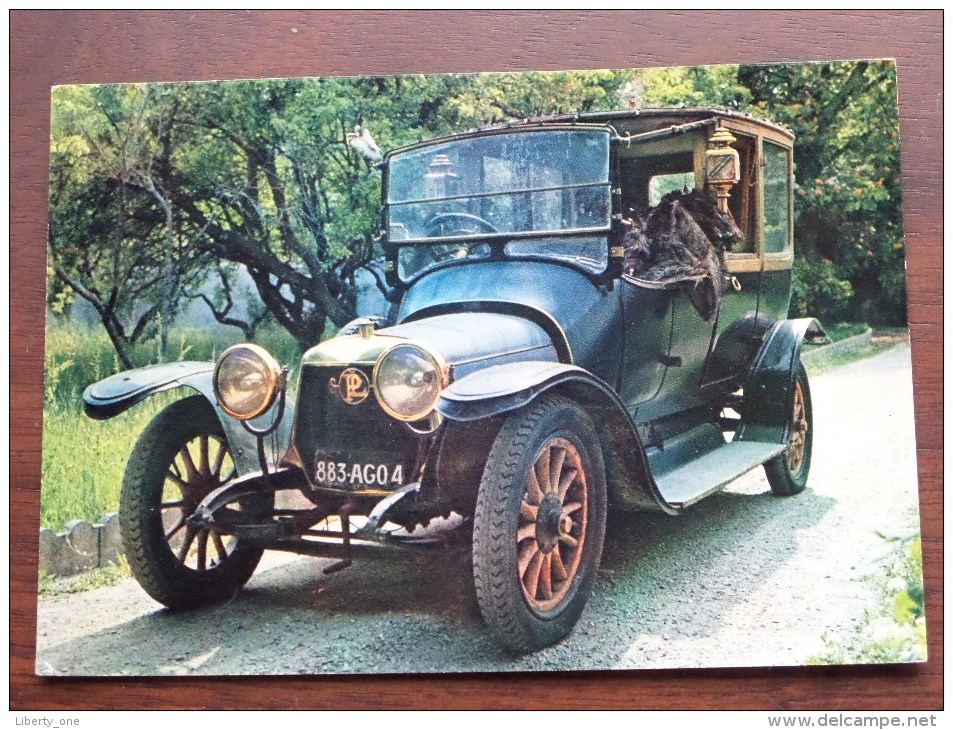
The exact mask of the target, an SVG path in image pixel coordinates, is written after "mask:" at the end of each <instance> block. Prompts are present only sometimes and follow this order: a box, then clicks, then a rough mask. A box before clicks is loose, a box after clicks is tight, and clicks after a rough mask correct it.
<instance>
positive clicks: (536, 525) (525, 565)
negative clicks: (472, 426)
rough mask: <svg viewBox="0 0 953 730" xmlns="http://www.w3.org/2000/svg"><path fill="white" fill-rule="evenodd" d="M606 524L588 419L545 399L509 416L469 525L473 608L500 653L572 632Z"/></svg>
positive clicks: (600, 468) (569, 405) (601, 475)
mask: <svg viewBox="0 0 953 730" xmlns="http://www.w3.org/2000/svg"><path fill="white" fill-rule="evenodd" d="M605 521H606V481H605V467H604V463H603V457H602V450H601V448H600V446H599V440H598V437H597V435H596V431H595V428H594V426H593V425H592V422H591V420H590V419H589V417H588V416H587V415H586V413H585V412H584V411H583V410H582V409H581V408H580V407H579V406H578V405H576V404H575V403H574V402H573V401H570V400H568V399H566V398H562V397H559V396H543V397H541V398H540V399H539V400H538V401H537V402H536V403H533V404H531V405H530V406H528V407H527V408H525V409H523V410H521V411H518V412H517V413H515V414H514V415H513V416H511V417H510V418H509V419H508V420H507V422H506V423H505V424H504V426H503V428H502V429H501V430H500V433H499V435H498V436H497V438H496V441H495V442H494V445H493V448H492V449H491V450H490V455H489V457H488V459H487V466H486V471H485V472H484V475H483V480H482V482H481V484H480V491H479V495H478V499H477V506H476V511H475V514H474V524H473V571H474V580H475V585H476V593H477V602H478V603H479V605H480V611H481V613H482V614H483V618H484V620H485V621H486V623H487V625H488V626H489V627H490V628H491V629H492V630H493V632H494V633H495V634H496V635H497V638H498V639H499V640H500V641H501V643H503V645H504V646H506V647H507V648H509V649H511V650H513V651H533V650H536V649H540V648H543V647H545V646H549V645H550V644H554V643H556V642H557V641H560V640H561V639H563V638H564V637H565V636H566V635H567V634H568V633H569V632H570V631H571V630H572V628H573V626H574V625H575V624H576V622H577V621H578V619H579V616H580V615H581V613H582V610H583V608H584V607H585V604H586V601H587V600H588V598H589V594H590V593H591V591H592V585H593V583H594V581H595V577H596V572H597V570H598V566H599V560H600V558H601V555H602V544H603V539H604V536H605Z"/></svg>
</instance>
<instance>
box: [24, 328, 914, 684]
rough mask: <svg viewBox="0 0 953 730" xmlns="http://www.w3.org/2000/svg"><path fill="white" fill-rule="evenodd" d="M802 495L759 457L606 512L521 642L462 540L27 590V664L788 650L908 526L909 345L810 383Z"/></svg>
mask: <svg viewBox="0 0 953 730" xmlns="http://www.w3.org/2000/svg"><path fill="white" fill-rule="evenodd" d="M811 386H812V392H813V401H814V412H815V435H814V462H813V467H812V472H811V479H810V482H809V484H808V489H807V491H806V492H805V493H804V494H802V495H800V496H797V497H793V498H787V499H779V498H776V497H773V496H772V495H771V494H770V491H769V490H768V484H767V481H766V480H765V478H764V476H763V472H762V470H761V469H758V470H756V471H754V472H751V473H749V474H748V475H746V476H745V477H743V478H742V479H739V480H738V481H736V482H734V483H733V484H732V485H731V486H730V487H729V489H728V490H726V491H725V492H722V493H720V494H718V495H716V496H714V497H712V498H710V499H708V500H706V501H704V502H702V503H700V504H698V505H696V506H695V507H692V508H691V509H690V510H689V511H688V512H687V513H686V514H684V515H683V516H680V517H675V518H673V517H664V516H656V515H634V516H632V517H630V518H629V519H628V521H627V522H622V521H621V520H617V521H615V522H613V523H612V524H611V525H610V533H609V536H608V537H607V543H606V549H605V553H604V557H603V562H602V568H601V570H600V575H599V580H598V582H597V584H596V588H595V593H594V595H593V596H592V598H591V600H590V601H589V604H588V606H587V608H586V611H585V613H584V614H583V617H582V619H581V621H580V623H579V624H578V625H577V627H576V629H575V631H574V632H573V633H572V634H571V636H570V637H569V638H568V639H567V640H566V641H564V642H563V643H561V644H560V645H558V646H555V647H551V648H549V649H546V650H544V651H540V652H538V653H536V654H533V655H530V656H525V657H512V656H509V655H507V654H506V653H504V652H502V651H501V650H500V649H499V648H498V647H497V646H496V644H495V643H494V641H493V639H492V638H491V637H490V635H489V634H488V632H487V631H486V629H485V628H484V626H483V625H482V623H481V620H480V617H479V613H478V610H477V608H476V604H475V598H474V596H473V589H472V586H471V579H470V577H469V565H468V559H467V555H466V551H465V550H463V549H461V550H457V551H456V552H454V553H452V554H450V555H449V556H446V557H443V558H442V559H440V560H439V561H428V560H424V559H421V558H414V559H413V560H412V561H410V562H400V563H393V562H366V563H360V564H358V565H356V566H355V567H353V568H350V569H348V570H345V571H343V572H341V573H337V574H334V575H331V576H325V575H322V573H321V569H322V567H324V565H326V564H327V561H323V560H316V559H313V558H299V557H296V556H281V555H279V556H266V558H265V560H264V561H263V563H262V565H261V567H260V568H259V570H258V572H257V573H256V575H255V576H254V577H253V578H252V580H251V582H250V583H249V584H248V586H247V587H246V589H245V590H244V591H242V592H241V593H240V594H239V595H238V596H237V597H236V598H234V599H233V600H232V601H231V602H229V603H227V604H224V605H218V606H213V607H210V608H206V609H200V610H195V611H190V612H185V613H171V612H168V611H166V610H163V609H160V607H159V606H158V604H156V603H155V602H153V601H152V600H151V599H149V598H148V597H147V596H146V595H145V594H144V593H143V592H142V591H141V590H140V588H139V587H138V585H137V584H136V583H135V581H133V580H126V581H123V582H122V583H121V584H119V585H116V586H112V587H109V588H104V589H99V590H95V591H88V592H86V593H80V594H73V595H62V596H54V597H49V598H41V599H40V602H39V617H38V636H37V672H38V673H39V674H46V675H74V676H82V675H125V674H134V675H139V674H146V675H187V674H214V675H219V674H232V673H234V674H295V673H305V674H318V673H373V672H457V671H467V672H482V671H511V670H529V671H539V670H547V669H609V668H627V669H642V668H663V667H726V666H768V665H790V664H802V663H804V661H805V660H806V659H807V658H808V657H810V656H811V655H813V654H817V653H818V652H820V651H821V650H822V649H823V640H822V638H821V637H822V635H824V634H826V635H827V636H828V637H830V638H834V639H837V638H841V639H845V638H847V637H848V636H849V635H850V633H851V630H852V627H853V626H854V625H856V623H857V621H858V620H859V618H860V617H861V616H862V614H863V611H864V609H865V608H866V607H868V606H870V605H871V604H872V603H873V601H874V600H875V597H876V590H877V589H876V585H875V584H874V581H873V580H871V579H870V576H871V574H873V573H875V572H876V570H877V568H878V567H879V566H880V564H881V558H882V557H883V556H884V555H885V554H886V546H885V544H884V542H883V540H882V539H881V538H879V537H878V536H877V535H876V532H877V531H880V532H882V533H888V534H890V533H893V534H905V533H907V532H909V531H910V530H911V529H912V528H915V527H916V525H917V517H916V508H917V488H916V460H915V452H914V433H913V413H912V398H911V375H910V350H909V347H908V346H906V345H900V346H897V347H894V348H892V349H890V350H888V351H886V352H884V353H882V354H880V355H877V356H875V357H872V358H870V359H867V360H863V361H859V362H855V363H852V364H850V365H846V366H843V367H841V368H838V369H835V370H830V371H828V372H825V373H822V374H819V375H817V376H816V377H814V378H812V382H811Z"/></svg>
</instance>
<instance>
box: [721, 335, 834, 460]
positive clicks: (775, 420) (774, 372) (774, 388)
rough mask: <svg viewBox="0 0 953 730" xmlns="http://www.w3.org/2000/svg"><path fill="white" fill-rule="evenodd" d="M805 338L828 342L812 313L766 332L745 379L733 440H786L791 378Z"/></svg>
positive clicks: (767, 441)
mask: <svg viewBox="0 0 953 730" xmlns="http://www.w3.org/2000/svg"><path fill="white" fill-rule="evenodd" d="M805 342H808V343H810V344H817V345H820V344H824V343H826V342H830V338H829V337H828V336H827V333H826V332H825V331H824V328H823V327H822V326H821V323H820V322H818V321H817V320H816V319H814V318H812V317H806V318H804V319H785V320H781V321H780V322H778V323H777V324H775V325H774V327H773V328H772V329H771V331H770V332H769V333H768V336H767V337H766V338H765V342H764V345H763V346H762V347H761V351H760V352H759V353H758V356H757V358H755V361H754V366H753V367H752V368H751V372H750V373H749V374H748V377H747V379H746V380H745V384H744V413H743V414H742V422H741V426H740V427H739V428H738V432H737V433H736V434H735V440H736V441H762V442H765V443H779V444H783V443H785V442H786V440H787V430H788V425H789V424H788V421H789V420H790V414H791V398H792V397H793V396H792V393H793V389H794V381H795V380H796V378H797V370H798V365H799V364H800V362H801V347H802V346H803V345H804V343H805Z"/></svg>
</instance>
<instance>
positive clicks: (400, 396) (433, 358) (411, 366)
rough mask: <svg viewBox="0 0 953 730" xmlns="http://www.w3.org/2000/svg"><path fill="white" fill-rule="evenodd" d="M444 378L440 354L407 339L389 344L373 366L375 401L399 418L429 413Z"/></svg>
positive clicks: (444, 382)
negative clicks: (396, 343)
mask: <svg viewBox="0 0 953 730" xmlns="http://www.w3.org/2000/svg"><path fill="white" fill-rule="evenodd" d="M447 380H448V378H447V368H446V366H445V365H444V364H443V362H442V361H441V359H440V358H439V356H437V355H435V354H433V353H430V352H428V351H427V350H425V349H424V348H422V347H420V346H419V345H414V344H410V343H401V344H399V345H394V346H393V347H391V348H390V349H389V350H387V351H386V352H384V353H383V354H382V355H381V357H380V358H379V359H378V361H377V365H376V366H375V368H374V392H375V393H376V395H377V402H378V403H380V406H381V408H383V409H384V411H386V412H387V413H389V414H390V415H391V416H393V417H394V418H399V419H400V420H402V421H419V420H420V419H422V418H426V417H427V416H428V415H430V413H431V412H432V411H433V409H434V406H436V405H437V400H438V399H439V398H440V391H441V390H443V388H444V386H446V385H447Z"/></svg>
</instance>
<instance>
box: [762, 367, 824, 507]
mask: <svg viewBox="0 0 953 730" xmlns="http://www.w3.org/2000/svg"><path fill="white" fill-rule="evenodd" d="M813 441H814V416H813V411H812V410H811V388H810V385H809V384H808V381H807V371H806V370H805V369H804V365H803V364H801V365H798V371H797V378H796V379H795V382H794V392H793V393H792V394H791V413H790V423H789V426H788V445H787V448H786V449H785V450H784V453H782V454H780V455H778V456H776V457H775V458H773V459H771V461H768V462H766V463H765V465H764V472H765V474H766V475H767V477H768V484H770V485H771V491H772V492H774V493H775V494H776V495H778V496H779V497H791V496H794V495H795V494H800V493H801V492H803V491H804V487H806V486H807V476H808V473H809V472H810V471H811V446H812V443H813Z"/></svg>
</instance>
